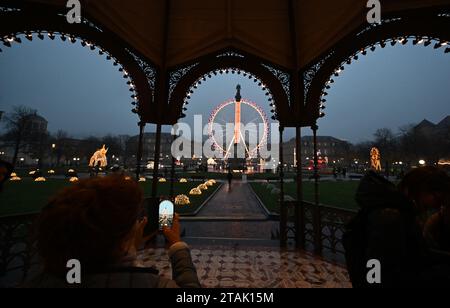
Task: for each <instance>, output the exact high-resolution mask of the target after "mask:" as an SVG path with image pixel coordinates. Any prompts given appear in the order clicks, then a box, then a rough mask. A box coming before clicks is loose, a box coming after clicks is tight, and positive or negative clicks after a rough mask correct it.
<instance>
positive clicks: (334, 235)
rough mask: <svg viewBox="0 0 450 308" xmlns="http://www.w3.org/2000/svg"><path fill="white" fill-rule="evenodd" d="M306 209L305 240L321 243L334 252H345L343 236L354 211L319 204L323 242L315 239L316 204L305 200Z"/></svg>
mask: <svg viewBox="0 0 450 308" xmlns="http://www.w3.org/2000/svg"><path fill="white" fill-rule="evenodd" d="M303 207H304V210H305V216H304V217H305V218H304V219H305V241H306V242H309V243H311V244H313V245H314V246H316V245H320V246H321V247H322V248H323V249H324V250H328V251H329V252H331V253H333V254H339V255H343V254H344V253H345V251H344V247H343V246H342V236H343V235H344V232H345V225H346V224H347V223H348V222H349V221H350V220H351V219H352V218H353V217H354V216H355V214H356V213H355V212H354V211H349V210H343V209H338V208H333V207H329V206H324V205H319V213H320V229H321V243H315V240H314V229H315V228H316V226H315V225H314V210H315V207H316V206H315V205H314V204H312V203H308V202H303Z"/></svg>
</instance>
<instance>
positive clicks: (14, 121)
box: [4, 106, 37, 168]
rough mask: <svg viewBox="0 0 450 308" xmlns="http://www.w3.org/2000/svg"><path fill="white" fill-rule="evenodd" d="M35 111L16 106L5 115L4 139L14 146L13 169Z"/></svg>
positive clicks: (26, 137) (27, 137)
mask: <svg viewBox="0 0 450 308" xmlns="http://www.w3.org/2000/svg"><path fill="white" fill-rule="evenodd" d="M36 113H37V111H36V110H34V109H30V108H28V107H25V106H16V107H14V108H13V111H12V112H11V113H9V114H7V115H6V117H5V120H4V121H5V123H6V125H5V126H6V129H7V132H6V135H5V139H6V140H8V141H10V142H11V144H12V145H13V146H14V155H13V159H12V162H11V163H12V165H13V168H15V167H16V163H17V157H18V155H19V151H20V149H21V148H22V147H23V145H24V144H25V143H26V141H27V140H28V139H29V137H30V136H29V130H28V127H29V124H30V121H31V118H32V116H34V115H36Z"/></svg>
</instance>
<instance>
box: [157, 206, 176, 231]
mask: <svg viewBox="0 0 450 308" xmlns="http://www.w3.org/2000/svg"><path fill="white" fill-rule="evenodd" d="M173 215H174V205H173V203H172V202H170V201H168V200H165V201H163V202H161V203H160V204H159V230H162V229H164V227H167V228H172V224H173Z"/></svg>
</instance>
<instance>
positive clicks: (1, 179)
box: [0, 160, 12, 191]
mask: <svg viewBox="0 0 450 308" xmlns="http://www.w3.org/2000/svg"><path fill="white" fill-rule="evenodd" d="M11 172H12V165H11V164H9V163H7V162H5V161H3V160H0V191H2V188H3V184H4V183H5V182H6V181H7V180H8V179H9V177H10V176H11Z"/></svg>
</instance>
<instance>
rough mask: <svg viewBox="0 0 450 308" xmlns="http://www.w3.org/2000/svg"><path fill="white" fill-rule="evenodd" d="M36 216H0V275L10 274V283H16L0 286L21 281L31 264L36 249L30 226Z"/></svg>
mask: <svg viewBox="0 0 450 308" xmlns="http://www.w3.org/2000/svg"><path fill="white" fill-rule="evenodd" d="M36 217H37V215H36V214H31V215H21V216H11V217H3V218H0V277H2V278H10V277H9V276H11V277H12V279H11V283H14V284H16V285H6V286H2V287H14V286H17V285H19V284H20V283H22V282H23V281H24V280H25V278H26V276H27V274H28V273H29V270H30V268H31V267H32V265H33V259H34V258H35V255H36V250H35V247H34V244H33V241H32V238H31V227H32V224H33V222H34V220H35V219H36ZM2 280H3V279H2ZM7 280H8V281H9V280H10V279H7ZM5 281H6V279H5Z"/></svg>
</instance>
